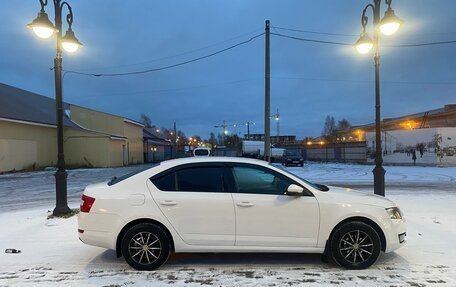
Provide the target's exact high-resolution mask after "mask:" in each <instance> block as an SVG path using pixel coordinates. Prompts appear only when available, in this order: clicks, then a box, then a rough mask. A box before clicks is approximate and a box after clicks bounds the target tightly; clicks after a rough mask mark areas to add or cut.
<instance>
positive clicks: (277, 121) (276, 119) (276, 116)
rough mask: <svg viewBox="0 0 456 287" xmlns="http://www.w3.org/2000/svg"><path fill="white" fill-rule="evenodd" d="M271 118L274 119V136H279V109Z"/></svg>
mask: <svg viewBox="0 0 456 287" xmlns="http://www.w3.org/2000/svg"><path fill="white" fill-rule="evenodd" d="M271 118H274V120H275V122H276V136H277V137H279V136H280V121H279V120H280V114H279V109H277V113H276V114H275V115H272V116H271Z"/></svg>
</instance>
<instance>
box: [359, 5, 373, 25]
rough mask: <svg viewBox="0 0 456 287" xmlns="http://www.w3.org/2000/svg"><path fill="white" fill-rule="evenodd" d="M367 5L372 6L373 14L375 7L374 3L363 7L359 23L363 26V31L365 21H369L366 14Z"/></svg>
mask: <svg viewBox="0 0 456 287" xmlns="http://www.w3.org/2000/svg"><path fill="white" fill-rule="evenodd" d="M369 7H371V8H372V12H373V13H374V14H375V7H374V5H372V4H367V5H366V7H364V9H363V15H362V16H361V25H362V26H363V31H364V32H365V31H366V25H367V22H368V21H369V17H367V16H366V12H367V9H369Z"/></svg>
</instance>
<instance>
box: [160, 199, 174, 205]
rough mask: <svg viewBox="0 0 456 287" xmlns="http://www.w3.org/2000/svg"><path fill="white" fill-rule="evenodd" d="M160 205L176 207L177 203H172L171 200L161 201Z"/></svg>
mask: <svg viewBox="0 0 456 287" xmlns="http://www.w3.org/2000/svg"><path fill="white" fill-rule="evenodd" d="M160 204H161V205H166V206H172V205H176V204H177V202H175V201H172V200H165V201H161V202H160Z"/></svg>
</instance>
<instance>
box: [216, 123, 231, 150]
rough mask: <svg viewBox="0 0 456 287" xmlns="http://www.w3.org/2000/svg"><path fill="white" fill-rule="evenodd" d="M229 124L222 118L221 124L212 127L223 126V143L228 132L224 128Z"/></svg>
mask: <svg viewBox="0 0 456 287" xmlns="http://www.w3.org/2000/svg"><path fill="white" fill-rule="evenodd" d="M228 126H229V125H227V124H226V121H225V120H223V124H221V125H216V126H214V128H223V144H224V145H225V136H226V135H227V134H228V130H227V129H226V128H227V127H228Z"/></svg>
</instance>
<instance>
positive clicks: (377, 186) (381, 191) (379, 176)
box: [372, 165, 386, 196]
mask: <svg viewBox="0 0 456 287" xmlns="http://www.w3.org/2000/svg"><path fill="white" fill-rule="evenodd" d="M372 173H373V174H374V193H375V194H377V195H381V196H385V173H386V171H385V169H384V168H383V166H381V165H380V166H375V167H374V169H373V170H372Z"/></svg>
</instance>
